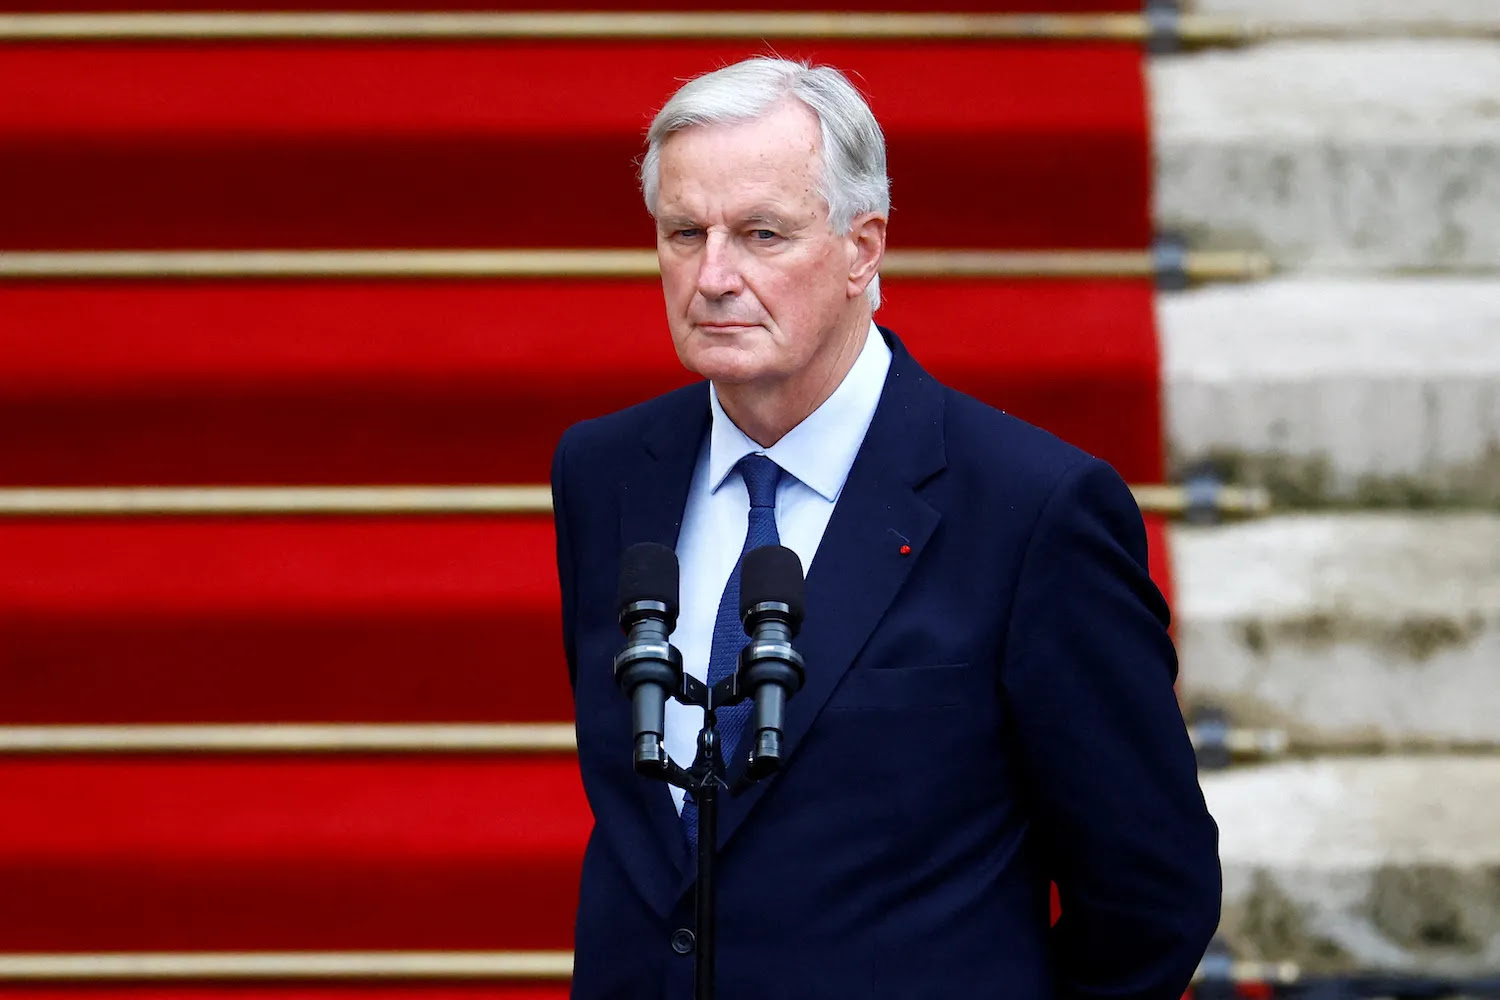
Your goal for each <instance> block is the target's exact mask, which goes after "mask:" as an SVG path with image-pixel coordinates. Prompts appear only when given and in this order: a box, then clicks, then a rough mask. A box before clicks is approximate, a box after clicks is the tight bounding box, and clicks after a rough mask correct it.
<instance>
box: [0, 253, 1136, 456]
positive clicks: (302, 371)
mask: <svg viewBox="0 0 1500 1000" xmlns="http://www.w3.org/2000/svg"><path fill="white" fill-rule="evenodd" d="M884 291H885V297H886V305H885V306H883V307H882V309H881V312H880V321H881V322H882V323H884V324H887V325H889V326H891V327H892V328H893V329H895V330H896V331H897V332H899V333H900V334H902V336H903V337H905V339H906V342H907V344H908V346H909V347H910V348H911V349H912V351H913V352H915V353H916V355H917V357H918V358H919V359H920V360H922V362H923V363H924V364H926V365H927V366H928V367H929V368H930V369H931V370H932V371H933V372H934V373H935V374H936V375H938V376H939V377H940V378H943V379H945V380H947V381H948V382H949V383H950V384H952V385H954V386H957V387H958V388H960V389H963V390H965V391H968V392H971V393H973V394H974V395H976V396H979V397H980V398H982V399H988V400H993V401H996V402H997V403H999V404H1000V405H1002V406H1004V407H1005V408H1006V409H1008V410H1010V411H1012V412H1014V413H1017V414H1018V415H1020V416H1022V417H1025V418H1027V419H1030V420H1033V421H1035V422H1037V423H1040V424H1042V425H1044V426H1047V427H1049V428H1051V429H1053V430H1054V431H1056V432H1057V433H1059V434H1061V435H1063V436H1064V437H1066V438H1068V439H1070V440H1072V441H1075V442H1077V443H1078V444H1079V445H1080V446H1082V447H1085V448H1088V449H1089V450H1091V451H1093V452H1095V453H1097V454H1099V455H1102V456H1104V457H1106V458H1108V459H1109V460H1110V461H1112V462H1113V463H1114V464H1115V466H1116V467H1117V468H1118V469H1119V470H1120V472H1121V474H1122V475H1124V476H1125V477H1126V478H1127V479H1130V480H1132V481H1136V482H1152V481H1155V480H1157V479H1158V478H1160V475H1161V464H1160V463H1161V448H1160V445H1159V443H1158V434H1157V427H1158V425H1159V414H1158V405H1159V404H1158V388H1157V378H1158V375H1157V368H1158V366H1157V354H1156V342H1155V324H1154V320H1153V315H1152V291H1151V288H1150V286H1149V284H1147V283H1145V282H1131V281H1095V282H1014V281H1012V282H1002V281H956V280H955V281H915V280H909V279H908V280H902V279H890V280H887V281H886V282H885V283H884ZM661 312H662V307H661V290H660V286H659V285H658V284H657V283H656V282H655V281H654V280H652V281H612V282H603V281H589V282H582V281H574V282H566V283H564V282H558V281H550V282H544V281H510V282H504V281H499V282H407V283H401V282H382V283H366V284H355V283H350V282H325V283H288V284H276V283H258V284H251V283H202V284H192V283H187V284H170V283H147V284H124V283H114V284H112V283H96V284H73V283H68V284H63V283H50V284H37V285H4V284H0V315H3V316H5V317H7V321H6V322H5V323H4V324H3V325H0V357H4V358H6V364H5V365H4V366H0V426H12V427H26V428H29V432H28V433H27V434H24V435H13V436H10V437H0V483H4V484H10V485H30V484H38V483H54V484H85V483H96V484H99V483H103V484H108V483H128V482H138V483H172V482H176V483H209V482H219V483H224V482H231V483H292V482H300V483H327V482H354V483H372V482H541V481H544V480H545V479H546V477H547V472H548V469H549V468H550V463H551V455H552V448H553V445H554V444H555V443H556V440H557V437H558V435H559V434H560V433H561V432H562V431H563V429H564V428H566V427H567V426H568V425H569V424H571V423H573V422H574V421H577V420H581V419H584V418H586V417H591V416H596V415H598V414H600V413H607V412H609V411H611V410H614V409H618V408H620V407H622V406H626V405H629V404H630V403H632V402H637V401H639V400H641V399H643V398H645V397H647V396H649V395H652V394H655V393H658V392H662V391H665V390H667V389H670V388H674V387H676V386H679V385H682V384H684V383H685V382H686V381H687V380H688V379H689V377H690V376H688V375H687V373H685V372H684V371H683V370H682V369H681V367H680V366H679V365H678V364H677V361H676V358H675V355H674V354H673V352H672V347H671V344H670V341H669V339H668V337H667V335H666V333H665V330H664V329H663V322H664V321H663V319H662V316H661Z"/></svg>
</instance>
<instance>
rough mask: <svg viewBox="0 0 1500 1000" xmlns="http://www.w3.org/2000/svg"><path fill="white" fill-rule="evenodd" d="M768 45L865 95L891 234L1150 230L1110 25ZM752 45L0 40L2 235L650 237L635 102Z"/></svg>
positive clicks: (155, 241)
mask: <svg viewBox="0 0 1500 1000" xmlns="http://www.w3.org/2000/svg"><path fill="white" fill-rule="evenodd" d="M773 44H774V40H773ZM775 47H776V49H777V50H778V51H780V52H781V53H782V54H784V55H813V56H816V57H817V58H819V59H820V60H824V61H828V62H831V63H833V64H835V65H838V66H840V67H842V68H844V69H847V70H849V71H851V72H852V73H854V74H856V75H857V79H858V81H859V83H860V85H861V86H862V87H863V89H864V90H865V91H866V92H867V93H868V94H869V96H870V99H871V101H872V103H873V105H874V108H875V111H876V113H877V114H878V115H879V116H880V119H881V122H882V125H883V126H884V128H885V131H886V135H887V137H888V141H889V145H890V171H891V176H892V177H893V178H894V188H893V191H894V202H895V209H894V212H893V215H892V226H893V230H892V231H893V234H894V238H895V240H896V245H899V246H906V247H922V246H970V247H976V246H977V247H1039V248H1050V247H1139V246H1144V245H1145V243H1146V242H1147V240H1148V237H1149V219H1148V216H1147V212H1146V202H1147V195H1148V190H1149V184H1148V180H1149V176H1148V171H1149V166H1148V151H1147V142H1146V122H1145V114H1144V110H1143V109H1144V94H1143V84H1142V78H1141V70H1140V56H1139V55H1138V54H1137V53H1136V52H1135V51H1134V50H1132V49H1131V48H1130V47H1128V46H1123V45H1116V44H1098V45H1069V46H1055V47H1054V46H1030V47H1027V46H1018V45H1002V44H979V43H945V44H936V43H934V44H929V45H923V46H915V45H911V44H909V43H879V44H876V43H870V44H852V43H846V44H837V45H835V44H827V45H813V44H811V43H786V44H784V45H776V46H775ZM766 49H767V47H766V46H765V45H759V46H757V45H753V44H751V45H746V44H740V43H713V44H710V43H686V42H681V43H665V42H663V43H651V42H630V43H626V42H618V43H603V42H601V43H596V44H590V43H567V44H563V43H525V44H523V43H515V44H503V43H461V42H454V43H432V44H417V43H410V44H394V43H393V44H385V45H379V44H363V45H355V44H349V43H323V44H281V45H277V44H243V45H241V44H224V45H217V46H215V45H199V46H189V45H182V44H158V45H147V44H141V45H103V44H99V45H76V46H66V45H30V46H11V47H8V48H4V49H0V52H3V56H0V93H6V94H8V95H10V99H9V100H7V101H5V102H4V103H3V104H0V137H3V138H0V218H4V219H5V220H6V221H5V226H4V227H3V228H0V249H49V248H58V249H65V248H70V247H104V246H115V247H129V248H136V249H144V248H150V247H219V248H225V247H257V246H258V247H330V246H371V247H405V246H413V247H415V246H426V247H444V246H453V247H459V246H500V245H508V246H645V245H649V244H650V243H651V241H652V239H653V236H652V229H651V222H650V218H649V217H648V216H647V214H646V211H645V209H644V207H643V206H642V204H641V201H640V197H639V195H638V193H637V191H636V182H635V179H634V176H633V170H634V168H633V165H632V164H633V162H634V160H635V159H636V158H637V157H639V156H640V154H641V143H642V137H643V135H644V131H645V128H646V125H647V124H648V123H649V119H650V114H651V111H652V110H653V109H654V108H656V107H658V106H659V105H660V104H661V103H662V102H663V100H664V99H665V97H666V95H668V94H669V93H670V92H671V90H672V89H673V87H674V81H676V80H678V79H680V78H682V77H684V76H687V75H692V74H694V73H698V72H701V71H704V70H708V69H712V68H713V67H715V66H718V65H722V64H724V63H728V62H732V61H734V60H736V59H738V58H741V57H743V56H746V55H751V54H754V53H755V52H763V51H766ZM956 94H961V95H963V99H962V100H954V99H953V96H954V95H956Z"/></svg>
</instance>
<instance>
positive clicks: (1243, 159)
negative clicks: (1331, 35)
mask: <svg viewBox="0 0 1500 1000" xmlns="http://www.w3.org/2000/svg"><path fill="white" fill-rule="evenodd" d="M1279 6H1281V7H1287V8H1291V7H1293V6H1296V5H1295V4H1293V3H1291V2H1283V3H1282V4H1280V5H1279ZM1305 6H1308V7H1316V6H1320V4H1305ZM1391 6H1392V8H1394V7H1395V6H1396V0H1392V2H1391ZM1489 6H1491V7H1492V8H1493V7H1494V5H1493V4H1490V5H1489ZM1344 7H1345V9H1348V5H1347V4H1345V5H1344ZM1263 16H1269V15H1268V14H1267V15H1263ZM1150 85H1151V93H1152V101H1151V105H1152V115H1153V120H1154V121H1153V128H1154V134H1155V139H1156V154H1155V155H1156V182H1155V183H1156V218H1157V224H1158V225H1159V226H1160V227H1162V228H1164V229H1169V230H1176V231H1179V232H1182V233H1184V234H1185V235H1187V236H1189V237H1190V238H1191V239H1192V240H1193V243H1194V245H1195V246H1200V247H1204V248H1216V247H1217V248H1223V247H1236V248H1239V247H1245V246H1247V245H1248V246H1250V247H1256V248H1260V249H1264V250H1266V251H1268V252H1269V253H1270V254H1271V255H1272V256H1273V258H1274V259H1275V260H1276V261H1277V263H1278V264H1281V265H1283V266H1285V267H1292V268H1312V269H1317V270H1322V271H1344V272H1348V271H1368V270H1371V269H1381V270H1412V269H1417V270H1431V269H1458V270H1469V271H1472V270H1500V45H1496V44H1495V43H1494V42H1493V41H1488V40H1481V39H1467V40H1464V39H1446V40H1425V41H1423V40H1404V39H1395V40H1385V41H1380V40H1373V41H1362V42H1350V41H1332V42H1310V41H1302V42H1278V43H1273V44H1268V45H1262V46H1253V47H1249V48H1245V49H1239V50H1215V51H1205V52H1199V53H1194V54H1189V55H1181V56H1173V57H1169V58H1162V59H1155V60H1152V62H1151V64H1150Z"/></svg>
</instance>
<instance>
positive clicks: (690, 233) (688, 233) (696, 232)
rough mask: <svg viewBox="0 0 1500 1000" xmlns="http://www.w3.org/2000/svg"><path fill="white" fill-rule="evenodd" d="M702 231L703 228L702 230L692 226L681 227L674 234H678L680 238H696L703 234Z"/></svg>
mask: <svg viewBox="0 0 1500 1000" xmlns="http://www.w3.org/2000/svg"><path fill="white" fill-rule="evenodd" d="M702 233H703V230H701V229H691V228H689V229H679V230H677V231H676V232H675V233H673V234H672V235H673V236H676V237H677V238H678V239H683V240H696V239H697V238H698V237H699V236H700V235H702Z"/></svg>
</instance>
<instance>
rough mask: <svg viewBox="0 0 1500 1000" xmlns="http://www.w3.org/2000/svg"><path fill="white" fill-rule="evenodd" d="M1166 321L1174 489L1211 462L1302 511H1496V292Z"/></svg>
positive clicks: (1279, 296) (1401, 288)
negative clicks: (1329, 507)
mask: <svg viewBox="0 0 1500 1000" xmlns="http://www.w3.org/2000/svg"><path fill="white" fill-rule="evenodd" d="M1497 166H1500V161H1497ZM1158 317H1159V326H1160V329H1161V342H1162V358H1163V360H1162V365H1163V374H1162V381H1163V384H1164V385H1165V387H1166V389H1165V392H1166V395H1165V400H1166V422H1167V427H1168V441H1169V453H1170V460H1171V463H1172V465H1173V467H1174V470H1175V473H1176V474H1177V475H1182V474H1184V473H1185V472H1188V471H1190V470H1191V469H1193V468H1194V467H1196V466H1199V465H1202V464H1203V463H1205V462H1208V463H1211V464H1212V465H1214V466H1215V467H1217V469H1218V471H1219V472H1220V473H1221V474H1223V475H1225V476H1226V477H1228V478H1231V479H1234V480H1237V481H1245V482H1249V483H1254V484H1259V485H1263V486H1266V487H1267V488H1269V489H1270V491H1271V493H1272V495H1273V497H1274V498H1275V500H1276V501H1277V502H1278V503H1280V504H1282V505H1291V506H1299V507H1300V506H1319V505H1324V504H1345V505H1358V506H1434V505H1443V504H1462V505H1470V506H1473V505H1482V506H1491V507H1500V280H1489V279H1477V278H1469V279H1464V278H1448V279H1441V278H1411V277H1406V278H1390V279H1385V280H1363V281H1360V280H1349V279H1312V278H1295V279H1294V278H1287V279H1278V280H1274V281H1270V282H1265V283H1262V284H1258V285H1241V286H1216V287H1208V288H1202V289H1197V290H1193V291H1189V292H1184V293H1180V294H1175V295H1167V296H1162V297H1161V298H1160V299H1159V306H1158Z"/></svg>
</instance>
